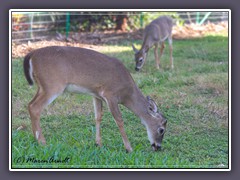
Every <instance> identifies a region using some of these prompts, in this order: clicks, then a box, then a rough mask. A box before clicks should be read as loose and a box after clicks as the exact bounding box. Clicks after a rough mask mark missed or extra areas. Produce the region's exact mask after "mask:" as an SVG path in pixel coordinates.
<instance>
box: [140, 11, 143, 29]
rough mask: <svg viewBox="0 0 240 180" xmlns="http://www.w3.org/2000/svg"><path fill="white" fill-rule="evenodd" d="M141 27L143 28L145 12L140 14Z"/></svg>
mask: <svg viewBox="0 0 240 180" xmlns="http://www.w3.org/2000/svg"><path fill="white" fill-rule="evenodd" d="M140 27H141V28H142V27H143V12H141V13H140Z"/></svg>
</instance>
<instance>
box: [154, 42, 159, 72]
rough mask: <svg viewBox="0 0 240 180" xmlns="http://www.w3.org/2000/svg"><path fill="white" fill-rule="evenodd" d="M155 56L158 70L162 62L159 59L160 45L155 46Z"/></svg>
mask: <svg viewBox="0 0 240 180" xmlns="http://www.w3.org/2000/svg"><path fill="white" fill-rule="evenodd" d="M154 55H155V61H156V67H157V69H159V64H160V60H159V58H158V43H156V44H155V49H154Z"/></svg>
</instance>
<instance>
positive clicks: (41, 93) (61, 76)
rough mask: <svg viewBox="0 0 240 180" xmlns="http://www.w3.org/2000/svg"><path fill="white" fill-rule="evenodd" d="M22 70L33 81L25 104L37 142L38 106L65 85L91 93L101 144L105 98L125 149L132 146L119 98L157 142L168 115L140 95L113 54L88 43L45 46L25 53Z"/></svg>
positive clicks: (158, 144)
mask: <svg viewBox="0 0 240 180" xmlns="http://www.w3.org/2000/svg"><path fill="white" fill-rule="evenodd" d="M24 73H25V77H26V79H27V81H28V83H29V84H30V85H32V84H33V82H36V83H37V86H38V90H37V94H36V95H35V97H34V98H33V99H32V101H31V102H30V103H29V105H28V110H29V114H30V118H31V122H32V131H33V134H34V136H35V138H36V139H37V140H38V142H39V143H40V144H45V143H46V141H45V138H44V136H43V134H42V130H41V127H40V114H41V112H42V110H43V109H44V107H46V106H47V105H49V104H50V103H51V102H52V101H54V99H56V98H57V97H58V96H59V95H60V94H62V93H63V92H64V91H70V92H75V93H86V94H89V95H91V96H93V105H94V110H95V120H96V144H97V145H99V146H101V136H100V123H101V120H102V114H103V112H102V102H103V101H104V102H106V104H107V106H108V108H109V110H110V111H111V113H112V115H113V117H114V119H115V122H116V124H117V126H118V128H119V130H120V133H121V136H122V139H123V143H124V145H125V148H126V150H127V151H128V152H131V151H132V147H131V145H130V143H129V141H128V138H127V135H126V133H125V131H124V127H123V119H122V115H121V112H120V110H119V106H118V105H119V104H122V105H124V106H125V107H127V108H129V109H130V110H131V111H133V112H134V113H135V114H136V115H137V116H138V117H140V119H141V121H142V123H143V124H144V125H145V126H146V129H147V134H148V138H149V140H150V143H151V145H152V148H153V150H158V149H159V148H160V147H161V142H162V139H163V136H164V133H165V129H166V123H167V121H166V119H165V118H164V117H163V115H162V114H161V112H159V111H158V109H157V106H156V104H155V102H154V101H153V100H152V99H151V98H150V97H147V98H145V97H144V96H143V94H142V93H141V91H140V90H139V89H138V87H137V86H136V84H135V82H134V81H133V78H132V77H131V75H130V73H129V72H128V70H127V69H126V68H125V67H124V65H123V64H122V63H121V62H120V61H118V60H117V59H115V58H112V57H108V56H106V55H104V54H101V53H99V52H96V51H93V50H89V49H83V48H77V47H64V46H50V47H45V48H40V49H37V50H34V51H32V52H30V53H29V54H28V55H26V57H25V58H24Z"/></svg>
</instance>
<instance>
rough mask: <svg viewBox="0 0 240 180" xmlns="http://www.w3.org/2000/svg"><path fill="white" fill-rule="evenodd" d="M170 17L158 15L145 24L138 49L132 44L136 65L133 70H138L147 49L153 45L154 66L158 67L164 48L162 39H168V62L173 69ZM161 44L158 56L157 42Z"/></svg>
mask: <svg viewBox="0 0 240 180" xmlns="http://www.w3.org/2000/svg"><path fill="white" fill-rule="evenodd" d="M172 26H173V22H172V18H171V17H169V16H160V17H159V18H157V19H155V20H153V21H152V22H151V23H150V24H149V25H147V26H146V28H145V30H144V34H143V44H142V47H141V49H140V50H137V49H136V48H135V46H134V45H133V44H132V48H133V51H134V52H135V61H136V67H135V70H136V71H139V70H140V69H141V68H142V67H143V64H144V62H145V61H146V56H147V53H148V50H149V49H150V48H151V47H152V46H153V45H154V46H155V49H154V55H155V60H156V67H157V69H159V66H160V58H161V56H162V53H163V49H164V41H165V40H166V39H168V42H169V49H170V63H171V68H172V69H173V68H174V66H173V57H172V50H173V48H172ZM159 43H160V44H161V48H160V57H158V44H159Z"/></svg>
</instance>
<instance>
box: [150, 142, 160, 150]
mask: <svg viewBox="0 0 240 180" xmlns="http://www.w3.org/2000/svg"><path fill="white" fill-rule="evenodd" d="M151 146H152V149H153V151H158V150H161V145H160V144H156V143H153V144H152V145H151Z"/></svg>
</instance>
